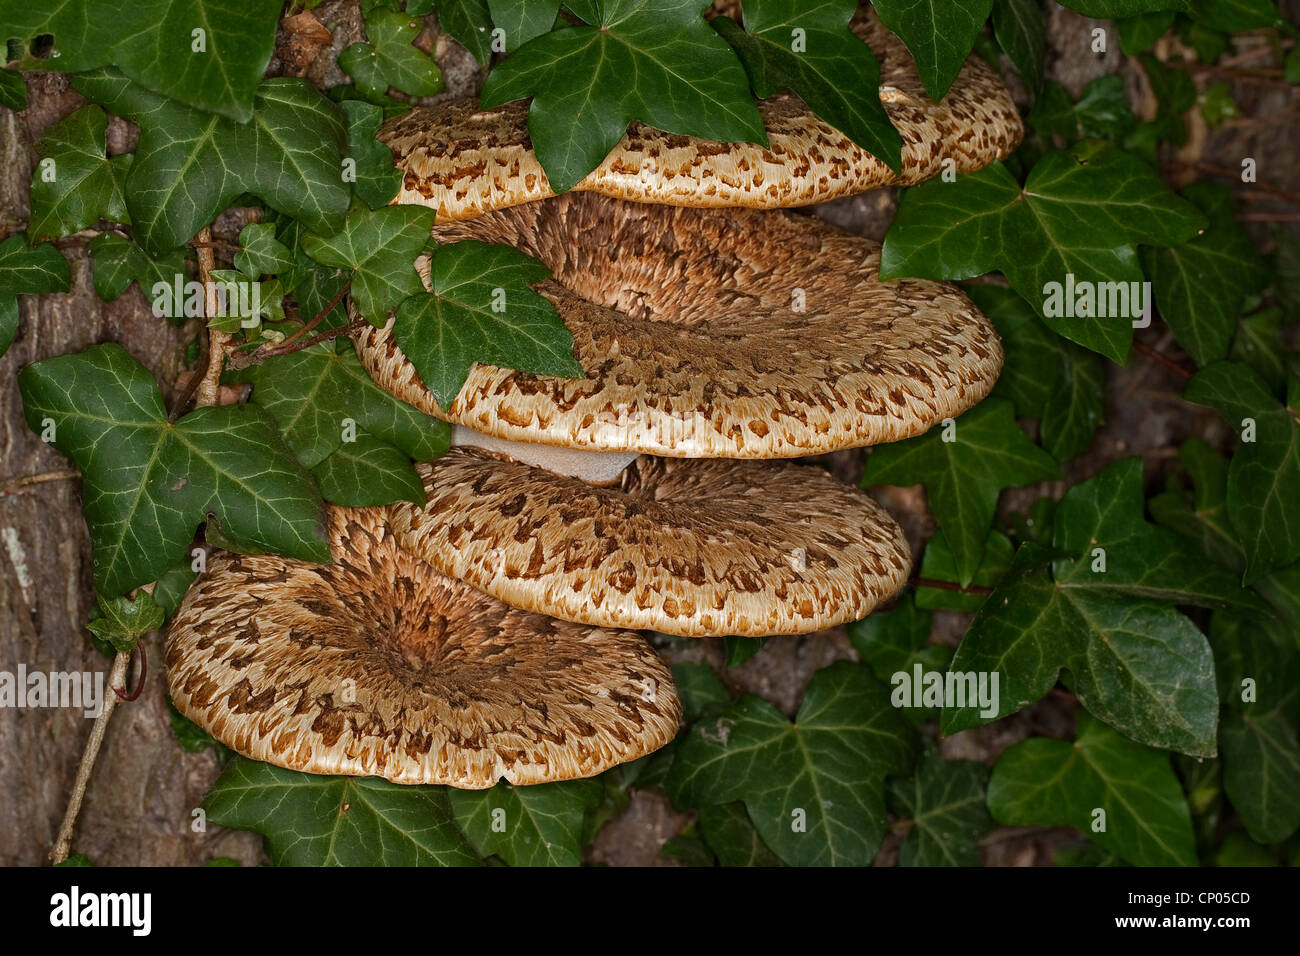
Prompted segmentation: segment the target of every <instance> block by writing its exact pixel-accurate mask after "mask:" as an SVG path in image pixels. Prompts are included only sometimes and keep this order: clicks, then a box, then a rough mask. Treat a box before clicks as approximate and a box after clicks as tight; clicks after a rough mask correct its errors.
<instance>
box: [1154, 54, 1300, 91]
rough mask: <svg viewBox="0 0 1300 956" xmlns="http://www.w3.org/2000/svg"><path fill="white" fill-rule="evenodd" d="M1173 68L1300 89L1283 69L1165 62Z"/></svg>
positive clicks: (1241, 80)
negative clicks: (1285, 76)
mask: <svg viewBox="0 0 1300 956" xmlns="http://www.w3.org/2000/svg"><path fill="white" fill-rule="evenodd" d="M1164 65H1165V66H1167V67H1169V68H1170V69H1173V70H1187V71H1188V72H1189V73H1203V74H1205V75H1206V76H1219V77H1223V78H1224V79H1227V80H1235V81H1236V82H1238V83H1252V84H1254V85H1256V86H1271V87H1273V88H1274V89H1279V90H1295V89H1300V87H1297V86H1296V85H1295V84H1294V83H1288V82H1286V80H1284V79H1282V71H1281V70H1273V69H1269V70H1230V69H1225V68H1223V67H1218V66H1209V65H1206V64H1203V63H1184V62H1181V61H1178V60H1170V61H1169V62H1167V63H1165V64H1164Z"/></svg>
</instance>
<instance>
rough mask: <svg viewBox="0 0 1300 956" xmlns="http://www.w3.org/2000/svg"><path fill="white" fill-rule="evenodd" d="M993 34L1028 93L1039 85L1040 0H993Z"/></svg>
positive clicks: (1043, 32) (1043, 50)
mask: <svg viewBox="0 0 1300 956" xmlns="http://www.w3.org/2000/svg"><path fill="white" fill-rule="evenodd" d="M993 35H994V37H996V38H997V41H998V46H1000V47H1002V52H1003V53H1005V54H1006V55H1007V56H1008V57H1010V58H1011V62H1012V63H1013V64H1015V67H1016V70H1017V71H1019V73H1020V78H1021V79H1022V80H1023V81H1024V84H1025V86H1026V87H1028V88H1029V91H1030V92H1031V93H1034V92H1036V91H1037V90H1038V89H1039V87H1041V86H1042V85H1043V68H1044V64H1045V58H1046V56H1047V16H1046V14H1045V13H1044V12H1043V4H1042V0H996V2H995V3H994V5H993Z"/></svg>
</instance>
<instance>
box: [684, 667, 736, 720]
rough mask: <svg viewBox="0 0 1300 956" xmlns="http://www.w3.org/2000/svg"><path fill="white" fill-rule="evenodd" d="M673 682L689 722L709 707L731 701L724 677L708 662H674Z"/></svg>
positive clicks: (696, 718) (697, 717)
mask: <svg viewBox="0 0 1300 956" xmlns="http://www.w3.org/2000/svg"><path fill="white" fill-rule="evenodd" d="M673 684H674V685H676V687H677V696H678V697H679V698H681V701H682V714H683V715H684V717H685V719H686V721H687V723H693V722H694V721H696V720H698V719H699V717H700V715H701V714H703V713H704V712H705V711H706V710H707V709H708V708H710V707H714V706H723V705H726V704H729V703H731V692H730V691H728V690H727V685H726V684H724V683H722V678H721V677H719V676H718V672H717V671H715V670H714V669H713V668H712V667H710V666H709V665H708V664H700V663H698V662H696V661H678V662H677V663H675V664H673Z"/></svg>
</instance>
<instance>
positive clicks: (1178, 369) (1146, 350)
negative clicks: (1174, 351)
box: [1133, 342, 1192, 380]
mask: <svg viewBox="0 0 1300 956" xmlns="http://www.w3.org/2000/svg"><path fill="white" fill-rule="evenodd" d="M1133 348H1134V349H1135V350H1137V351H1138V352H1141V353H1142V354H1143V355H1145V356H1146V357H1147V358H1149V359H1151V360H1152V361H1154V362H1159V363H1160V364H1161V365H1163V366H1164V367H1165V368H1167V369H1169V371H1171V372H1173V373H1174V374H1175V375H1177V376H1179V377H1180V378H1183V379H1187V380H1190V379H1191V377H1192V373H1191V372H1189V371H1187V369H1185V368H1183V367H1182V366H1181V365H1179V364H1178V363H1177V362H1175V361H1174V360H1173V359H1171V358H1170V357H1169V356H1168V355H1165V354H1164V353H1163V352H1157V351H1156V350H1155V349H1153V348H1152V347H1151V346H1149V345H1143V344H1142V343H1141V342H1134V343H1133Z"/></svg>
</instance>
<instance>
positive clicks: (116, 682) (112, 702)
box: [50, 651, 144, 863]
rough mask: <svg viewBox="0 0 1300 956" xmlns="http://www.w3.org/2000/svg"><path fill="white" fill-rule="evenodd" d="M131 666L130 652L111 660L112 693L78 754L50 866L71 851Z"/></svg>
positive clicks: (63, 858)
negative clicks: (86, 797) (105, 736)
mask: <svg viewBox="0 0 1300 956" xmlns="http://www.w3.org/2000/svg"><path fill="white" fill-rule="evenodd" d="M130 663H131V652H130V651H119V652H118V653H117V655H116V656H115V657H114V658H113V669H112V670H111V671H110V672H109V675H108V686H109V687H110V688H111V689H112V691H113V693H112V694H105V695H104V700H103V702H102V703H101V704H100V711H99V716H98V717H96V718H95V725H94V726H93V727H91V728H90V739H89V740H87V741H86V749H85V750H84V751H83V752H82V754H81V763H80V765H79V766H78V767H77V779H76V780H74V781H73V784H72V793H71V795H70V796H69V797H68V808H67V809H66V810H65V811H64V812H63V823H62V824H61V825H60V826H59V835H58V838H57V839H56V840H55V841H54V846H53V848H52V849H51V850H50V862H51V863H62V862H63V861H64V860H66V859H67V858H68V850H69V849H70V848H71V847H72V831H73V830H74V829H75V828H76V825H77V816H78V815H79V814H80V813H81V801H82V800H83V799H84V798H85V796H86V787H87V786H88V785H89V783H90V774H91V772H92V771H93V770H94V769H95V760H96V759H97V758H98V757H99V748H100V747H101V746H102V745H103V743H104V732H105V731H106V730H108V719H109V718H110V717H112V716H113V710H114V708H116V707H117V700H118V697H120V696H121V691H120V690H119V689H118V688H119V686H122V687H125V685H126V669H127V667H128V666H129V665H130ZM143 683H144V681H143V679H142V680H141V684H142V685H143Z"/></svg>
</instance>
